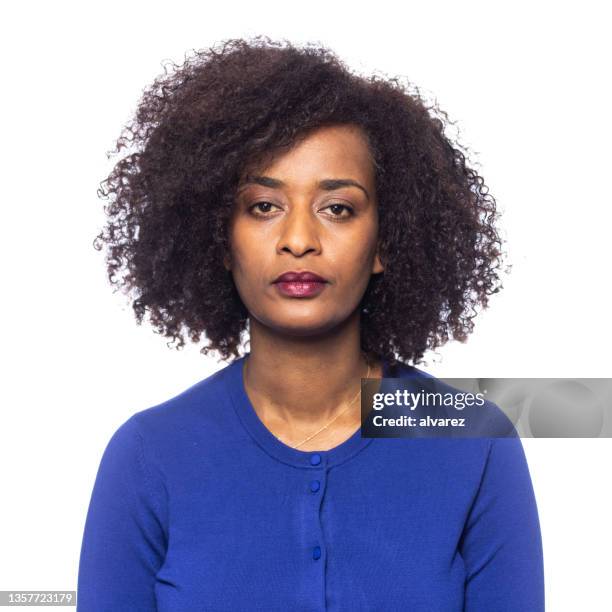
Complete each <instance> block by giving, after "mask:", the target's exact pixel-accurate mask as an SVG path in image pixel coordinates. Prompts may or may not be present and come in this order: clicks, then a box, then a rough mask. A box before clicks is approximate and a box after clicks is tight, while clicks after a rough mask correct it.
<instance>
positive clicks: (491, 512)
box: [460, 437, 544, 612]
mask: <svg viewBox="0 0 612 612" xmlns="http://www.w3.org/2000/svg"><path fill="white" fill-rule="evenodd" d="M460 552H461V555H462V556H463V559H464V561H465V565H466V569H467V576H466V584H465V608H464V612H491V610H495V612H544V560H543V551H542V539H541V533H540V524H539V518H538V510H537V506H536V500H535V495H534V490H533V486H532V482H531V477H530V474H529V469H528V465H527V460H526V457H525V453H524V450H523V445H522V443H521V440H520V438H519V437H510V438H494V439H492V440H491V445H490V447H489V455H488V459H487V463H486V466H485V468H484V472H483V475H482V479H481V483H480V488H479V490H478V493H477V495H476V498H475V500H474V502H473V505H472V508H471V510H470V513H469V516H468V519H467V521H466V525H465V528H464V532H463V535H462V538H461V542H460Z"/></svg>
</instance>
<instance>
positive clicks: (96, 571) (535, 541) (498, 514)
mask: <svg viewBox="0 0 612 612" xmlns="http://www.w3.org/2000/svg"><path fill="white" fill-rule="evenodd" d="M244 361H245V358H244V357H243V358H241V359H238V360H236V361H234V362H233V363H231V364H230V365H228V366H226V367H224V368H222V369H221V370H219V371H218V372H216V373H215V374H213V375H212V376H210V377H208V378H207V379H205V380H203V381H201V382H200V383H198V384H196V385H194V386H192V387H191V388H189V389H188V390H186V391H185V392H183V393H181V394H180V395H178V396H177V397H174V398H173V399H170V400H169V401H166V402H164V403H162V404H160V405H158V406H155V407H152V408H149V409H146V410H143V411H141V412H138V413H136V414H135V415H133V416H132V417H131V418H130V419H129V420H128V421H127V422H125V423H124V424H123V425H122V426H121V427H119V428H118V430H117V431H116V433H115V434H114V436H113V437H112V439H111V441H110V443H109V444H108V446H107V448H106V450H105V452H104V455H103V458H102V461H101V464H100V468H99V471H98V475H97V478H96V482H95V486H94V490H93V494H92V498H91V503H90V507H89V512H88V514H87V521H86V526H85V533H84V538H83V546H82V551H81V560H80V566H79V581H78V606H79V610H83V612H88V611H92V612H95V611H103V610H104V611H109V612H110V611H112V612H121V611H123V610H125V611H126V612H127V611H136V610H143V611H144V610H160V611H176V610H202V611H204V610H211V611H213V610H214V611H222V610H232V611H233V610H245V611H248V610H266V611H273V610H278V611H279V612H280V611H286V610H296V611H297V610H303V611H315V610H329V611H331V610H334V611H351V612H352V611H364V612H366V611H374V610H380V611H383V610H384V611H385V612H392V611H395V610H397V611H400V610H411V611H412V612H421V611H422V612H434V611H435V612H459V611H465V612H504V611H508V612H509V611H512V612H542V611H543V610H544V591H543V558H542V547H541V537H540V528H539V522H538V515H537V508H536V502H535V498H534V493H533V489H532V484H531V480H530V476H529V471H528V467H527V463H526V460H525V455H524V453H523V449H522V445H521V442H520V439H519V438H474V439H447V438H438V439H431V438H430V439H388V438H362V437H361V436H360V432H359V431H357V432H355V434H354V435H352V436H351V437H350V438H348V439H347V440H345V441H344V442H343V443H341V444H340V445H338V446H336V447H334V448H331V449H330V450H326V451H319V452H315V451H301V450H298V449H295V448H292V447H290V446H287V445H285V444H284V443H283V442H281V441H280V440H278V439H277V438H276V437H275V436H274V435H273V434H272V433H271V432H270V430H268V429H267V428H266V426H265V425H264V424H263V422H262V421H261V420H260V419H259V417H258V416H257V413H256V411H255V410H254V407H253V405H252V403H251V401H250V400H249V396H248V395H247V392H246V389H245V385H244V380H243V364H244ZM396 367H397V369H395V370H390V369H389V367H387V365H385V368H384V374H385V376H386V377H405V376H407V375H409V374H410V373H411V372H412V373H414V372H415V371H416V372H420V371H419V370H418V369H416V368H412V367H411V366H408V365H406V364H402V363H398V364H397V366H396Z"/></svg>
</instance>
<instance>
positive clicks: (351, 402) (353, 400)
mask: <svg viewBox="0 0 612 612" xmlns="http://www.w3.org/2000/svg"><path fill="white" fill-rule="evenodd" d="M246 365H248V362H247V364H245V367H246ZM370 372H371V367H370V364H369V363H368V373H367V374H366V375H365V378H369V377H370ZM360 393H361V389H359V391H357V394H356V395H355V397H354V398H353V399H352V400H351V401H350V402H349V403H348V404H347V406H346V408H345V409H344V410H341V411H340V412H339V413H338V414H337V415H336V416H335V417H334V418H333V419H332V420H331V421H329V423H327V425H323V427H321V429H318V430H317V431H315V432H314V433H313V434H311V435H310V436H308V437H307V438H306V439H305V440H302V441H301V442H300V443H299V444H297V445H296V446H294V447H293V448H299V447H300V446H302V444H306V442H308V441H309V440H312V438H314V437H315V436H316V435H318V434H320V433H321V432H322V431H323V430H324V429H327V428H328V427H329V426H330V425H331V424H332V423H333V422H334V421H335V420H336V419H337V418H338V417H340V416H342V415H343V414H344V413H345V412H346V411H347V410H348V409H349V408H350V407H351V406H352V405H353V403H354V402H355V400H356V399H357V398H358V397H359V395H360ZM274 437H275V438H276V439H277V440H280V441H281V442H283V444H285V442H284V441H283V440H282V439H281V438H279V437H278V436H274Z"/></svg>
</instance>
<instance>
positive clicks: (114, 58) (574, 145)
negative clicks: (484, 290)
mask: <svg viewBox="0 0 612 612" xmlns="http://www.w3.org/2000/svg"><path fill="white" fill-rule="evenodd" d="M214 5H215V6H213V4H212V3H205V2H180V1H175V2H173V3H171V4H170V3H167V2H166V3H155V2H122V3H119V2H111V1H108V0H107V1H105V2H104V3H102V2H99V3H97V4H96V6H92V5H91V3H76V2H74V3H68V2H49V3H43V2H36V3H32V2H22V3H19V4H17V3H12V5H5V6H4V11H3V13H4V14H3V16H2V19H1V20H0V21H1V22H2V25H1V26H0V28H1V32H0V44H1V50H2V58H3V63H2V95H1V96H0V104H1V107H2V109H1V110H2V115H1V117H2V147H1V149H0V156H1V162H2V240H1V241H0V245H1V249H2V257H1V261H2V287H3V292H2V293H3V297H2V301H1V308H2V312H1V315H2V321H3V322H4V324H3V339H2V340H3V341H2V349H3V357H4V360H3V367H2V374H3V385H2V391H3V392H2V407H1V417H0V418H1V420H0V436H1V438H0V484H1V496H0V590H9V589H39V590H40V589H76V579H77V567H78V558H79V552H80V544H81V537H82V530H83V525H84V520H85V514H86V510H87V506H88V503H89V496H90V493H91V488H92V486H93V480H94V477H95V473H96V470H97V467H98V463H99V460H100V458H101V454H102V451H103V449H104V447H105V445H106V443H107V442H108V440H109V438H110V436H111V434H112V433H113V431H114V430H115V429H116V428H117V427H118V426H119V424H121V423H122V422H123V421H125V420H126V419H127V418H128V417H129V416H131V415H132V414H133V413H134V412H136V411H138V410H141V409H144V408H147V407H149V406H152V405H154V404H156V403H159V402H161V401H164V400H165V399H168V398H169V397H171V396H172V395H175V394H177V393H179V392H180V391H182V390H183V389H185V388H187V387H188V386H190V385H192V384H194V383H195V382H196V381H198V380H201V379H203V378H205V377H206V376H208V375H209V374H210V373H212V372H213V371H215V370H217V369H219V368H220V367H223V365H224V364H222V363H216V362H214V361H212V360H210V359H205V358H204V357H202V356H201V355H200V353H199V352H198V347H194V346H190V347H189V348H186V349H185V350H183V351H180V352H179V351H175V350H172V349H170V348H168V347H167V346H166V341H165V339H163V338H162V337H161V336H159V335H156V334H155V333H154V332H153V331H152V329H151V328H149V327H146V326H142V327H138V326H137V325H136V324H135V322H134V319H133V315H132V313H131V311H130V309H129V307H128V305H127V302H126V300H125V298H124V297H122V296H121V295H120V294H113V293H112V290H111V289H110V286H109V285H108V284H107V281H106V276H105V269H104V263H103V255H102V254H101V253H99V252H98V251H95V250H94V249H93V247H92V244H91V243H92V240H93V238H94V236H95V235H96V233H97V232H98V231H99V229H100V227H101V225H102V224H103V221H104V217H103V213H102V205H103V204H102V202H101V201H100V200H98V199H97V196H96V189H97V187H98V184H99V182H100V181H101V180H102V179H103V178H105V176H106V174H107V173H108V171H109V170H110V165H109V164H110V162H109V161H108V160H107V159H106V156H105V152H106V151H107V150H109V149H110V148H111V147H112V145H113V142H114V139H115V138H116V137H117V136H118V135H119V131H120V128H121V126H122V125H123V124H124V123H125V122H126V121H127V120H128V119H129V118H130V115H131V113H132V111H133V110H134V109H135V105H136V103H137V100H138V98H139V96H140V93H141V91H142V89H143V88H144V87H145V86H147V85H148V84H149V83H150V82H151V81H152V79H153V78H155V77H156V76H157V75H159V74H160V73H161V72H162V65H161V62H162V61H163V60H174V61H175V62H178V63H180V62H181V61H182V59H183V58H184V54H185V53H186V52H188V50H189V49H198V48H204V47H207V46H209V45H211V44H213V43H215V42H217V41H219V40H221V39H224V38H229V37H238V36H250V35H255V34H268V35H270V36H272V37H275V38H287V39H290V40H291V41H293V42H296V43H300V42H307V41H310V42H319V43H321V44H324V45H326V46H330V47H331V48H332V49H333V50H334V51H335V52H336V53H337V54H338V55H340V56H341V57H342V58H343V59H344V60H346V61H347V63H348V64H349V65H351V66H352V67H354V68H355V69H357V70H361V71H364V72H372V71H378V72H383V73H386V74H388V75H396V74H397V75H404V76H406V77H407V78H408V79H410V81H412V82H413V83H415V84H417V85H418V86H419V87H420V88H421V89H422V90H423V91H424V93H426V94H428V95H430V96H432V97H433V98H435V99H436V100H437V101H438V103H439V104H440V106H441V107H442V108H443V109H444V110H446V111H447V112H448V113H449V116H450V117H451V119H453V120H456V121H457V124H458V128H459V130H460V140H461V142H462V143H463V144H465V145H466V146H468V147H470V148H471V149H472V150H473V151H474V152H475V159H476V161H477V162H478V163H479V164H480V166H479V169H480V171H481V173H482V174H483V176H484V177H485V180H486V182H487V184H488V186H489V187H490V189H491V193H492V194H493V195H494V196H495V197H496V199H497V201H498V204H499V207H500V209H501V211H502V213H503V217H502V227H503V229H504V237H505V238H506V239H507V240H508V246H507V248H508V250H509V254H510V258H509V263H513V264H514V268H513V270H512V273H511V274H510V276H509V277H507V279H506V280H505V282H504V289H503V291H502V292H501V293H500V294H498V295H497V296H494V297H493V298H492V301H491V305H490V308H489V309H488V310H487V311H485V312H483V313H482V314H481V315H480V317H479V318H477V319H476V329H475V331H474V333H473V335H472V336H471V338H470V340H469V342H468V343H466V344H460V343H457V342H454V343H451V344H449V345H447V346H446V347H444V348H443V349H441V350H440V351H438V353H437V354H436V355H430V356H429V357H430V359H429V365H428V367H427V368H426V369H427V371H429V372H431V373H432V374H434V375H438V376H456V377H459V376H466V377H474V376H485V377H486V376H492V377H495V376H498V377H511V376H517V377H541V376H549V377H574V376H581V377H612V367H611V365H610V352H609V351H610V347H611V346H612V332H611V331H610V324H609V318H610V314H611V308H610V303H611V301H610V278H611V274H610V264H611V260H612V257H611V255H610V229H611V221H612V215H611V213H610V209H611V198H610V170H609V165H610V154H609V151H610V142H611V141H612V138H611V136H612V134H611V129H610V120H609V117H608V113H609V111H610V108H612V100H611V95H610V84H609V59H610V52H611V49H610V42H609V40H610V36H609V29H608V25H607V24H608V22H607V20H606V19H605V18H604V14H603V6H604V3H596V2H584V1H582V2H579V3H578V2H577V3H575V4H568V3H563V2H555V3H552V2H550V3H544V2H540V3H538V2H535V3H534V2H531V3H529V4H528V3H526V2H516V1H515V2H512V3H504V5H503V6H502V5H501V3H495V2H466V1H464V2H444V3H441V2H428V3H421V2H419V3H418V5H417V4H416V3H415V4H414V5H412V4H411V3H409V2H407V3H406V2H405V3H401V4H400V3H391V2H383V1H380V0H379V1H377V2H372V3H363V4H360V3H357V2H351V3H340V2H329V1H325V2H317V1H309V2H303V3H289V2H267V3H266V2H263V3H246V2H244V3H240V4H238V3H214ZM423 5H425V6H423ZM606 39H607V42H605V41H606ZM523 443H524V447H525V449H526V452H527V456H528V461H529V465H530V470H531V474H532V479H533V483H534V487H535V490H536V496H537V501H538V507H539V511H540V521H541V524H542V534H543V540H544V549H545V550H544V554H545V571H546V591H547V593H546V596H547V610H549V611H551V612H566V611H567V612H575V611H576V610H581V611H583V610H584V611H588V612H599V611H601V612H603V611H604V610H605V611H608V610H610V609H612V603H611V602H612V595H611V594H610V587H609V579H610V568H611V565H612V562H611V560H610V556H611V553H612V518H611V517H612V493H611V492H610V469H609V468H610V465H611V461H612V440H610V439H589V440H534V439H524V440H523ZM491 612H494V611H491Z"/></svg>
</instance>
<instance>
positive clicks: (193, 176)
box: [78, 37, 544, 612]
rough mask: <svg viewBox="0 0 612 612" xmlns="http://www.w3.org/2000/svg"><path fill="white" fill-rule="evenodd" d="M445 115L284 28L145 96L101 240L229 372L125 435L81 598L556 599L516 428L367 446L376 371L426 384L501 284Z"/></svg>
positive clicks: (277, 603) (151, 301)
mask: <svg viewBox="0 0 612 612" xmlns="http://www.w3.org/2000/svg"><path fill="white" fill-rule="evenodd" d="M431 110H432V109H431V108H428V107H427V106H426V105H425V104H424V103H423V101H422V100H421V98H420V97H419V96H418V95H416V94H409V93H408V92H407V91H406V89H405V88H404V87H403V86H402V85H401V84H399V82H398V81H397V80H394V79H390V80H384V79H379V78H378V77H370V78H364V77H360V76H356V75H355V74H353V73H351V72H350V70H349V69H348V68H346V67H345V66H344V65H343V64H342V62H340V60H338V59H337V58H336V57H335V56H334V55H333V54H332V53H331V52H330V51H328V50H325V49H318V48H314V47H311V46H306V47H303V48H296V47H294V46H292V45H291V44H289V43H284V44H279V43H274V42H271V41H270V40H269V39H264V38H260V37H258V38H255V39H253V40H251V41H248V42H247V41H244V40H231V41H228V42H226V43H225V44H224V45H223V46H221V47H217V48H212V49H210V50H209V51H207V52H203V53H198V54H196V55H195V56H194V57H193V58H192V59H190V60H188V61H186V62H185V64H184V65H183V66H182V67H181V68H180V69H178V70H176V71H175V72H174V73H172V74H170V75H166V76H165V77H164V78H163V79H160V80H158V81H156V83H155V84H154V86H152V87H151V88H150V89H149V90H148V91H146V92H145V94H144V96H143V99H142V101H141V104H140V106H139V108H138V111H137V114H136V118H135V119H134V121H133V122H132V124H131V125H130V126H129V127H128V131H129V134H130V138H129V139H128V138H127V137H124V138H121V139H120V140H119V141H118V146H117V150H120V149H121V148H122V147H124V146H125V145H126V142H127V140H131V141H132V142H133V143H135V145H136V151H135V152H132V153H131V154H130V155H128V156H126V157H125V158H124V159H122V160H121V161H119V162H118V163H117V165H116V166H115V168H114V170H113V172H112V174H111V175H110V177H109V179H108V180H107V182H106V186H105V188H104V189H103V194H104V195H105V196H108V197H111V200H112V201H111V204H110V205H109V207H108V208H107V213H108V215H109V223H108V227H107V228H106V230H105V232H103V233H102V234H101V235H100V236H99V241H98V242H97V243H96V246H97V247H98V248H100V247H101V243H102V242H104V243H106V245H107V247H108V259H107V261H108V268H109V277H110V280H111V282H113V283H115V284H117V285H119V286H122V287H125V288H128V289H129V290H132V291H133V292H134V293H135V299H134V304H133V305H134V309H135V313H136V316H137V320H138V322H139V323H140V322H141V321H142V318H143V316H144V314H145V312H148V313H149V317H150V320H151V322H152V323H153V325H154V326H155V327H156V329H157V330H158V331H159V332H160V333H162V334H164V335H166V336H167V337H169V338H172V339H173V340H175V341H177V342H178V346H179V347H180V346H182V345H183V344H184V338H183V333H182V332H183V331H186V332H187V333H188V335H189V337H190V339H191V340H192V341H194V342H197V341H199V340H200V337H201V335H202V334H204V335H205V337H206V339H207V345H206V346H205V347H204V348H203V350H202V352H203V353H204V354H206V353H207V352H209V351H215V352H217V353H218V355H220V356H221V358H222V359H224V360H231V361H230V363H229V364H227V365H226V366H225V367H223V368H222V369H220V370H219V371H218V372H216V373H215V374H213V375H212V376H210V377H208V378H206V379H205V380H202V381H200V382H199V383H197V384H195V385H193V386H192V387H190V388H189V389H187V390H185V391H184V392H183V393H181V394H180V395H178V396H177V397H174V398H172V399H169V400H168V401H166V402H164V403H162V404H159V405H157V406H154V407H151V408H148V409H146V410H142V411H140V412H137V413H136V414H134V415H133V416H132V417H131V418H129V419H128V420H127V421H126V422H125V423H123V424H122V425H121V426H120V427H119V428H118V430H117V431H116V432H115V434H114V435H113V437H112V439H111V440H110V442H109V444H108V446H107V448H106V450H105V452H104V455H103V457H102V461H101V464H100V468H99V471H98V474H97V478H96V482H95V486H94V490H93V494H92V498H91V502H90V507H89V512H88V515H87V521H86V526H85V532H84V537H83V545H82V551H81V560H80V566H79V583H78V602H79V603H78V605H79V609H81V610H84V611H87V610H113V611H115V610H155V609H158V610H215V611H217V610H267V611H270V610H279V611H280V610H283V611H286V610H290V609H291V610H347V611H355V610H364V611H368V610H381V611H394V610H411V611H423V612H425V611H427V612H432V611H434V610H435V611H459V610H465V611H468V612H476V611H478V612H501V611H506V610H512V611H516V612H519V611H520V612H527V611H534V612H535V611H541V610H543V609H544V603H543V599H544V595H543V570H542V548H541V538H540V528H539V522H538V515H537V509H536V503H535V499H534V494H533V489H532V485H531V481H530V476H529V471H528V468H527V464H526V461H525V456H524V454H523V450H522V446H521V443H520V440H519V439H518V438H510V439H503V438H493V439H491V438H478V439H471V440H451V439H435V440H433V439H399V440H398V439H384V438H377V439H374V438H362V437H361V435H360V423H361V413H360V403H359V401H358V398H359V394H360V379H361V378H375V379H376V378H382V377H385V378H387V377H394V378H402V377H406V376H410V375H414V374H415V373H416V374H417V375H420V374H423V375H424V372H422V371H421V370H419V369H418V368H416V367H415V366H411V365H408V363H407V362H408V361H413V362H415V363H416V362H418V361H419V360H420V359H421V358H422V356H423V353H424V352H425V350H427V349H432V348H435V347H436V346H439V345H440V344H442V343H443V342H445V341H446V340H448V338H449V336H451V335H452V337H454V338H456V339H460V340H464V339H465V338H466V337H467V335H468V333H469V332H470V331H471V329H472V321H471V319H472V318H473V316H474V315H473V312H474V307H475V306H478V305H480V306H486V305H487V296H488V295H490V294H491V293H493V292H495V291H497V289H498V276H497V273H496V271H497V269H498V268H499V265H500V264H499V258H500V254H501V253H500V250H499V246H500V240H499V237H498V234H497V232H496V230H495V227H494V224H493V222H494V220H495V218H496V211H495V201H494V199H493V198H492V197H491V196H489V195H488V194H487V190H486V187H485V186H484V183H483V181H482V179H481V177H480V176H479V175H478V174H477V173H476V172H475V171H473V170H471V169H470V168H468V167H467V165H466V163H465V157H464V156H463V154H462V153H461V152H460V151H459V150H458V149H457V148H456V147H455V146H453V143H451V141H450V140H449V139H448V138H447V137H446V136H445V135H444V122H443V121H442V120H440V119H439V118H438V117H436V115H434V114H431V113H430V111H431ZM247 332H248V342H249V345H250V346H249V351H248V352H243V353H241V352H240V347H241V343H242V341H243V339H244V338H243V336H244V335H245V334H246V333H247ZM232 358H233V359H232Z"/></svg>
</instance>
